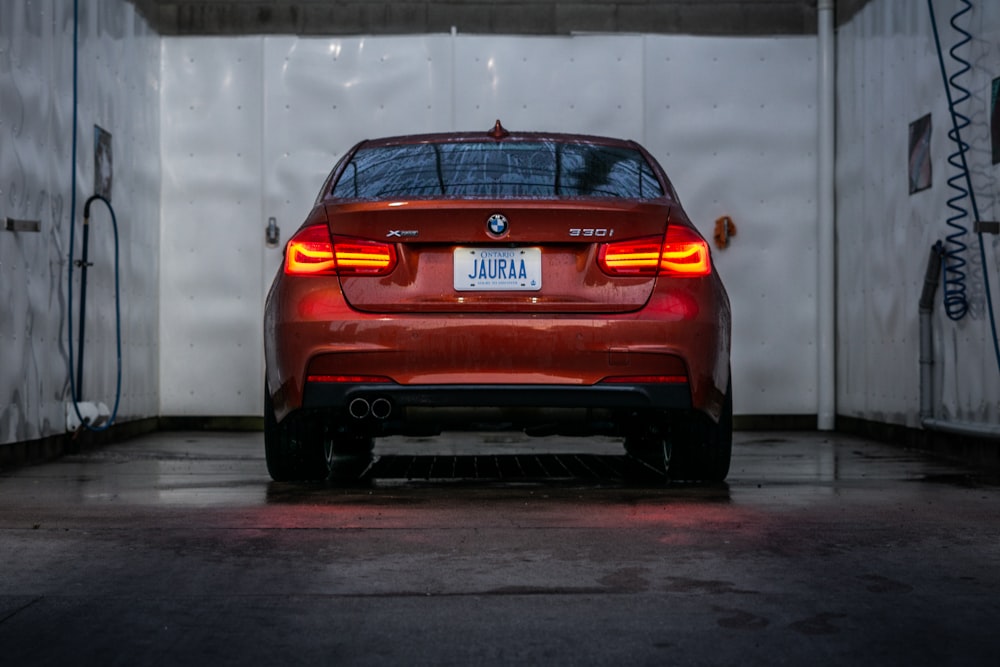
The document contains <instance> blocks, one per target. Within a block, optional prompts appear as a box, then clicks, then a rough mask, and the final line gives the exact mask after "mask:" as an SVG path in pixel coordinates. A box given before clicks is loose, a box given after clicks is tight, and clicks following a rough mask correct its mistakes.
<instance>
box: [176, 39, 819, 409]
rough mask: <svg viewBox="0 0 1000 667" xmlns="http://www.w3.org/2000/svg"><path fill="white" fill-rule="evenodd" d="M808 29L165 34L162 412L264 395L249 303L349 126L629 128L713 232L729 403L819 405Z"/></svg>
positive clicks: (258, 300)
mask: <svg viewBox="0 0 1000 667" xmlns="http://www.w3.org/2000/svg"><path fill="white" fill-rule="evenodd" d="M815 56H816V39H815V38H814V37H780V38H761V37H752V38H709V37H690V36H641V35H580V36H572V37H503V36H472V35H468V36H466V35H430V36H404V37H358V38H337V39H322V38H310V39H303V38H296V37H250V38H237V39H234V38H165V39H164V40H163V96H162V99H163V107H162V110H161V118H162V143H161V145H162V148H163V164H164V186H163V199H162V213H161V219H162V227H161V230H162V255H161V263H162V303H161V344H162V347H161V367H160V373H161V377H162V394H161V397H162V403H161V410H162V413H163V414H165V415H205V414H210V415H255V414H259V413H260V411H261V408H262V403H261V394H262V375H263V371H262V368H261V360H260V349H261V345H262V342H261V331H260V328H261V327H260V321H261V304H262V300H263V295H264V293H265V290H266V285H267V284H269V283H270V280H271V276H272V274H273V271H274V269H275V267H276V266H277V265H278V262H279V261H280V249H279V248H275V249H268V248H265V247H264V227H265V224H266V221H267V219H268V218H270V217H275V218H276V220H277V223H278V225H279V226H280V227H281V229H282V231H283V234H284V236H283V238H287V235H288V234H290V233H291V232H292V231H294V229H295V228H296V227H297V226H298V225H299V223H300V222H301V221H302V219H303V217H304V216H305V214H306V213H307V212H308V210H309V208H310V206H311V204H312V201H313V199H314V198H315V195H316V193H317V191H318V188H319V186H320V184H321V183H322V180H323V179H324V177H325V176H326V174H327V172H328V171H329V169H330V168H331V167H332V165H333V163H334V162H335V160H336V159H337V158H338V157H339V156H340V155H341V154H342V153H343V152H344V151H346V150H347V149H348V148H350V147H351V146H352V145H353V144H354V143H355V142H357V141H358V140H360V139H362V138H367V137H375V136H381V135H387V134H408V133H415V132H429V131H441V130H449V129H476V128H481V129H483V130H484V131H485V130H487V129H489V128H490V127H492V125H493V122H494V121H495V120H496V119H497V118H500V119H502V121H503V123H504V124H505V125H506V126H507V127H508V128H511V129H519V130H536V129H539V130H564V131H569V132H584V133H594V134H609V135H614V136H620V137H626V138H633V139H637V140H639V141H640V142H642V143H644V144H645V145H646V146H647V147H648V148H649V149H650V150H651V151H652V152H653V153H654V154H655V155H656V156H657V157H658V158H659V160H660V161H661V162H662V163H663V165H664V167H665V168H666V169H667V171H668V173H669V174H670V175H671V177H672V179H673V180H674V182H675V184H676V186H677V188H678V189H679V191H680V195H681V199H682V201H683V202H684V205H685V207H686V208H687V210H688V212H689V214H691V216H692V217H693V218H694V220H695V221H696V223H697V224H698V225H699V226H700V228H701V229H702V231H703V232H704V233H705V234H706V236H708V237H711V235H712V232H713V227H714V223H715V220H716V218H718V217H719V216H722V215H729V216H731V217H732V218H733V220H734V221H735V223H736V225H737V226H738V229H739V232H738V235H737V236H736V237H735V238H734V239H733V242H732V245H731V247H730V248H729V249H727V250H725V251H717V252H716V255H715V258H716V262H717V264H718V266H719V269H720V271H721V273H722V275H723V279H724V280H725V281H726V284H727V286H728V289H729V292H730V296H731V299H732V303H733V311H734V323H733V327H734V350H733V373H734V391H735V396H736V398H735V403H736V406H735V408H736V411H737V413H740V414H792V415H811V414H815V413H816V401H817V395H816V382H817V378H816V375H817V371H816V354H817V352H816V318H817V308H818V304H817V293H816V268H815V266H816V253H817V248H816V238H817V232H816V192H817V186H816V166H815V165H816V117H817V111H816V96H817V92H816V82H815V76H816V69H817V66H816V61H815Z"/></svg>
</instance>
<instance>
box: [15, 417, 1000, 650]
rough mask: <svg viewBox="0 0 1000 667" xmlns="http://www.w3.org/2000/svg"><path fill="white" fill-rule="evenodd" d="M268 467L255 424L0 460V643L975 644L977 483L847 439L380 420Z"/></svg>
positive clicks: (998, 621) (996, 538) (991, 509)
mask: <svg viewBox="0 0 1000 667" xmlns="http://www.w3.org/2000/svg"><path fill="white" fill-rule="evenodd" d="M378 453H379V454H380V455H381V457H382V458H380V459H379V461H378V462H377V463H376V465H375V467H374V468H373V469H372V470H371V471H370V472H371V473H374V474H375V477H374V479H371V480H370V481H368V482H367V483H359V484H356V485H352V486H348V487H338V486H333V485H330V484H328V483H322V484H286V483H283V484H277V483H273V482H271V481H270V480H269V478H268V477H267V473H266V470H265V467H264V461H263V442H262V437H261V435H260V434H259V433H195V432H180V433H178V432H163V433H157V434H152V435H149V436H145V437H142V438H139V439H136V440H132V441H129V442H124V443H120V444H117V445H113V446H108V447H105V448H102V449H99V450H96V451H90V452H87V453H84V454H80V455H75V456H68V457H64V458H62V459H60V460H58V461H55V462H51V463H47V464H43V465H37V466H31V467H25V468H21V469H17V470H13V471H7V472H4V473H0V664H3V665H12V666H13V665H43V664H59V665H62V664H84V665H130V666H135V665H174V664H176V665H180V664H184V665H202V664H213V665H227V664H241V665H246V664H249V665H300V664H301V665H325V664H329V665H345V664H351V665H355V664H356V665H366V664H372V665H375V664H379V665H384V664H393V665H395V664H408V665H409V664H413V665H473V664H476V665H478V664H486V665H492V664H541V663H544V664H552V665H579V664H608V665H612V664H613V665H620V664H626V663H631V664H650V665H652V664H656V665H663V664H680V665H728V664H741V665H775V664H792V665H802V664H809V665H816V664H851V665H903V664H906V665H991V666H994V667H995V666H996V665H1000V486H997V484H996V481H995V480H992V479H983V478H981V477H979V476H977V475H975V474H973V473H971V472H970V471H969V470H965V469H962V468H959V467H955V466H952V465H948V464H944V463H942V462H939V461H935V460H932V459H929V458H926V457H924V456H923V455H920V454H916V453H912V452H907V451H905V450H901V449H897V448H893V447H889V446H886V445H882V444H877V443H874V442H870V441H866V440H862V439H858V438H855V437H849V436H842V435H834V434H828V433H799V432H794V433H788V432H774V433H761V432H742V433H738V434H737V445H736V448H735V454H734V460H733V468H732V473H731V475H730V478H729V481H728V483H727V484H724V485H716V486H683V485H675V486H666V487H662V488H661V487H659V486H657V485H656V484H655V483H649V484H644V485H637V484H635V483H631V482H627V481H624V480H623V475H622V467H621V466H622V462H623V459H622V457H621V455H620V453H619V448H618V445H617V443H616V442H614V441H604V440H574V439H567V438H556V439H546V440H542V441H536V440H532V441H525V440H524V439H521V438H517V437H509V436H506V435H496V434H472V435H469V434H466V435H450V436H447V437H443V438H440V439H434V440H414V439H392V440H388V441H385V442H383V443H382V444H381V445H380V447H379V449H378Z"/></svg>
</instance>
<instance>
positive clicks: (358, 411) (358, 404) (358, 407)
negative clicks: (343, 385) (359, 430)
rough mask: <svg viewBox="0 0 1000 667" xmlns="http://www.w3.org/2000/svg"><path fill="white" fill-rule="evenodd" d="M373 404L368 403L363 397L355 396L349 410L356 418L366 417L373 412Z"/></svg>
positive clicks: (348, 407)
mask: <svg viewBox="0 0 1000 667" xmlns="http://www.w3.org/2000/svg"><path fill="white" fill-rule="evenodd" d="M371 409H372V408H371V405H369V404H368V401H366V400H365V399H363V398H355V399H354V400H353V401H351V403H350V405H348V406H347V411H348V412H349V413H351V416H352V417H354V418H355V419H364V418H365V417H367V416H368V414H369V413H370V412H371Z"/></svg>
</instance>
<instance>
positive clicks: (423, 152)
mask: <svg viewBox="0 0 1000 667" xmlns="http://www.w3.org/2000/svg"><path fill="white" fill-rule="evenodd" d="M333 196H335V197H339V198H345V199H376V200H378V199H407V198H420V197H425V198H465V197H472V198H476V197H483V198H533V197H538V198H560V197H612V198H624V199H654V198H657V197H662V196H663V188H662V186H661V185H660V182H659V180H658V179H657V178H656V175H655V174H654V173H653V170H652V168H650V166H649V164H648V163H647V162H646V160H645V158H644V157H643V155H642V153H640V152H639V151H637V150H634V149H631V148H620V147H612V146H601V145H595V144H589V143H565V142H553V141H532V142H520V141H518V142H514V141H509V142H497V141H489V142H481V143H477V142H473V143H420V144H407V145H402V146H381V147H370V148H365V147H361V148H360V149H358V151H357V152H356V153H355V154H354V156H353V158H352V159H351V161H350V162H349V163H348V164H347V165H346V166H345V168H344V171H343V172H341V175H340V178H339V179H338V181H337V183H336V185H335V186H334V188H333Z"/></svg>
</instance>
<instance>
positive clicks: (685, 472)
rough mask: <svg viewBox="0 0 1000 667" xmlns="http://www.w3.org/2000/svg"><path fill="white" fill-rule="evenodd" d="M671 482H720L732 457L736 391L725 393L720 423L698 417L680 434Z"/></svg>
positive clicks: (726, 473) (675, 448)
mask: <svg viewBox="0 0 1000 667" xmlns="http://www.w3.org/2000/svg"><path fill="white" fill-rule="evenodd" d="M676 439H677V442H676V444H675V446H674V458H673V461H671V463H670V478H671V479H675V480H690V481H700V482H721V481H723V480H724V479H726V475H728V474H729V463H730V461H731V459H732V455H733V389H732V384H730V386H729V388H728V389H727V390H726V397H725V399H724V400H723V404H722V414H721V415H720V416H719V421H718V422H715V421H712V419H711V418H709V417H708V416H706V415H702V414H699V415H697V416H696V417H695V418H694V420H693V421H691V422H690V423H689V424H686V425H685V426H684V427H682V428H681V429H680V433H678V434H677V437H676Z"/></svg>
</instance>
